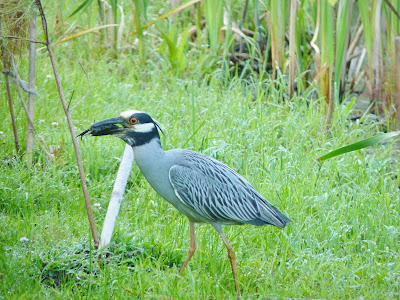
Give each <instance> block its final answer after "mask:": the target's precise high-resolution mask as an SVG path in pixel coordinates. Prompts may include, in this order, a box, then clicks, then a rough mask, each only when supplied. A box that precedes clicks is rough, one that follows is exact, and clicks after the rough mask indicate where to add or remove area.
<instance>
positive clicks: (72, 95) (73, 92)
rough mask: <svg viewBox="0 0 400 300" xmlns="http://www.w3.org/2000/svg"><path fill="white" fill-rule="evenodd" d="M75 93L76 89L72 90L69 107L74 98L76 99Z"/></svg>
mask: <svg viewBox="0 0 400 300" xmlns="http://www.w3.org/2000/svg"><path fill="white" fill-rule="evenodd" d="M74 94H75V89H74V90H73V91H72V94H71V98H69V102H68V109H69V106H70V105H71V101H72V99H74ZM69 110H70V109H69ZM70 111H71V110H70Z"/></svg>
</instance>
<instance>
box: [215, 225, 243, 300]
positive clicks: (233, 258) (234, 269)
mask: <svg viewBox="0 0 400 300" xmlns="http://www.w3.org/2000/svg"><path fill="white" fill-rule="evenodd" d="M219 234H220V235H221V238H222V240H223V241H224V243H225V246H226V249H227V250H228V257H229V260H230V261H231V266H232V273H233V278H234V279H235V288H236V293H237V294H238V295H240V289H239V278H238V274H237V267H236V255H235V251H234V250H233V248H232V246H231V245H229V242H228V240H227V239H226V236H225V234H224V233H223V231H222V230H221V231H219Z"/></svg>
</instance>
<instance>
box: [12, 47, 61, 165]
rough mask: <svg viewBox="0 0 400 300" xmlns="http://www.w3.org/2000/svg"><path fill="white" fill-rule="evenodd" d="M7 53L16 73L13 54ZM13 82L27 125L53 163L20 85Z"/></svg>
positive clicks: (53, 160)
mask: <svg viewBox="0 0 400 300" xmlns="http://www.w3.org/2000/svg"><path fill="white" fill-rule="evenodd" d="M7 51H9V50H8V49H7ZM9 53H10V58H11V63H12V68H13V70H14V73H15V74H16V73H17V67H16V66H15V62H14V58H13V55H12V54H11V52H10V51H9ZM14 82H15V86H16V87H17V91H18V96H19V100H20V101H21V104H22V107H23V108H24V111H25V114H26V119H27V120H28V127H30V128H32V131H33V133H35V134H36V136H37V138H38V141H39V145H40V147H42V149H43V151H44V152H45V153H46V156H47V158H48V159H49V160H50V161H51V162H53V163H54V162H55V158H54V155H52V154H51V153H50V151H49V150H47V145H46V143H45V141H44V139H43V137H42V136H41V135H40V134H39V132H38V131H37V130H36V127H35V125H33V120H32V118H31V116H30V114H29V110H28V107H27V106H26V103H25V101H24V99H23V96H22V91H21V86H20V85H19V84H18V83H17V82H16V81H14Z"/></svg>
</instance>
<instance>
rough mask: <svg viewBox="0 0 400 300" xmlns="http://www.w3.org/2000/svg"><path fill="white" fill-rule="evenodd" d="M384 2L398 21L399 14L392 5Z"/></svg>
mask: <svg viewBox="0 0 400 300" xmlns="http://www.w3.org/2000/svg"><path fill="white" fill-rule="evenodd" d="M384 1H385V3H386V5H387V6H389V8H390V10H391V11H392V12H393V13H394V14H395V15H396V17H397V18H398V19H400V14H399V12H398V11H397V10H396V9H395V8H394V6H393V5H392V3H390V1H389V0H384Z"/></svg>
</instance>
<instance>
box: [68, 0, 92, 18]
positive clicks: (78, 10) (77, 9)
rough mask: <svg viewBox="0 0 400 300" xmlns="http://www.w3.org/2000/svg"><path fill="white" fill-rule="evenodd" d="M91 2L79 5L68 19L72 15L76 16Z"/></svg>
mask: <svg viewBox="0 0 400 300" xmlns="http://www.w3.org/2000/svg"><path fill="white" fill-rule="evenodd" d="M92 2H93V0H85V1H83V2H82V4H81V5H79V6H78V7H77V8H76V9H75V10H74V11H73V12H72V13H71V14H70V15H69V16H68V17H67V19H68V18H71V17H72V16H73V15H75V14H77V13H78V12H80V11H81V10H84V9H85V8H87V7H89V5H90V4H92Z"/></svg>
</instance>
